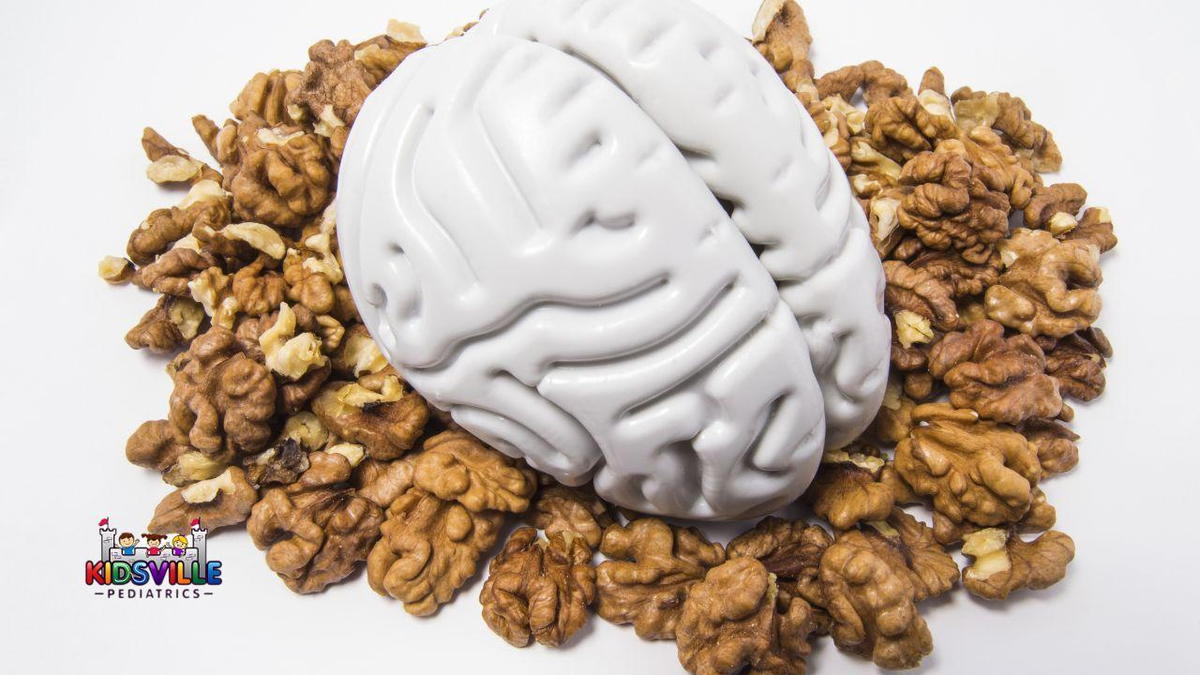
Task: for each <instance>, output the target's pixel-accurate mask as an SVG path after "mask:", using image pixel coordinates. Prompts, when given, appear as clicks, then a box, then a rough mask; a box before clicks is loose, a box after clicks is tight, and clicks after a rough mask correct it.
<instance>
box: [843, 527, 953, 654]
mask: <svg viewBox="0 0 1200 675" xmlns="http://www.w3.org/2000/svg"><path fill="white" fill-rule="evenodd" d="M872 539H873V538H872V537H871V536H870V535H868V534H866V533H864V532H862V531H859V530H850V531H849V532H845V533H843V534H842V535H841V536H839V537H838V538H837V539H836V540H835V541H834V542H833V543H832V544H831V545H830V546H829V548H828V549H827V550H826V551H825V555H824V556H822V557H821V571H820V579H821V585H822V587H823V588H824V592H825V597H826V599H827V605H826V610H827V611H828V612H829V615H830V617H831V618H832V620H833V627H832V629H831V631H830V634H831V635H832V636H833V640H834V642H835V643H836V644H837V646H838V648H839V649H841V650H843V651H847V652H850V653H853V654H859V655H861V656H865V657H867V658H870V659H871V660H872V661H874V662H875V665H877V666H879V667H881V668H888V669H901V668H914V667H916V666H917V665H918V664H919V663H920V662H921V659H922V658H924V657H925V656H926V655H927V654H929V653H930V652H931V651H933V637H932V636H931V635H930V633H929V627H928V626H927V625H926V624H925V620H924V619H923V618H921V615H920V614H918V613H917V608H916V604H915V602H916V591H915V589H914V588H913V584H912V581H911V576H910V575H909V574H907V573H905V572H904V571H901V570H897V569H896V568H895V567H894V566H893V564H894V561H892V562H889V560H888V558H885V557H884V556H882V555H880V553H879V552H878V551H877V546H879V543H880V542H875V543H874V544H873V542H872ZM875 539H881V538H879V537H876V538H875ZM883 543H884V545H886V542H883Z"/></svg>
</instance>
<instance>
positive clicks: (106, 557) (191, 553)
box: [100, 518, 208, 569]
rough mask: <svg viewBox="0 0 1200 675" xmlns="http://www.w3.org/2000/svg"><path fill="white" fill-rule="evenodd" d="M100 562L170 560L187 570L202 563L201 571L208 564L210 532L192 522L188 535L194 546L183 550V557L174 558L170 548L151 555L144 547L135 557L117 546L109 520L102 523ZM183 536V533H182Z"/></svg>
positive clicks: (134, 551)
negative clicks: (179, 563) (207, 548)
mask: <svg viewBox="0 0 1200 675" xmlns="http://www.w3.org/2000/svg"><path fill="white" fill-rule="evenodd" d="M100 523H101V524H100V560H101V561H102V562H109V561H112V562H118V561H122V562H128V563H132V562H134V561H136V560H154V561H162V560H170V561H172V562H183V563H184V564H185V565H186V567H187V569H191V566H192V563H193V562H198V563H200V569H204V566H205V565H206V564H207V562H208V555H207V553H206V551H205V549H206V546H207V542H208V530H207V529H205V528H203V527H201V526H200V521H199V520H198V519H197V520H193V521H192V529H191V531H190V532H189V533H188V534H190V535H191V539H192V545H191V546H188V547H187V548H185V549H184V550H183V555H182V556H174V555H170V554H169V553H168V551H169V549H170V547H167V548H166V549H163V552H162V553H160V554H158V555H150V554H149V553H148V552H147V550H146V548H145V547H144V546H139V547H138V548H135V549H134V550H133V555H127V554H125V553H123V552H122V551H121V547H120V546H117V541H116V540H117V530H116V529H114V528H112V527H110V526H109V524H108V519H107V518H105V519H104V520H102V521H100ZM180 534H182V533H180Z"/></svg>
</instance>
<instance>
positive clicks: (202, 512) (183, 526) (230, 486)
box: [146, 466, 258, 532]
mask: <svg viewBox="0 0 1200 675" xmlns="http://www.w3.org/2000/svg"><path fill="white" fill-rule="evenodd" d="M257 500H258V491H257V490H255V489H254V486H252V485H251V484H250V483H249V482H248V481H247V480H246V474H245V473H244V472H243V471H242V470H241V469H239V468H237V467H236V466H231V467H229V468H228V469H225V471H224V472H223V473H222V474H221V475H219V476H216V477H215V478H209V479H207V480H202V481H199V482H196V483H192V484H191V485H189V486H187V487H183V488H179V489H178V490H175V491H174V492H172V493H171V494H169V495H167V496H166V497H165V498H163V500H162V501H161V502H159V504H158V506H157V507H156V508H155V509H154V518H153V519H151V521H150V524H149V525H147V526H146V527H147V528H148V529H149V531H151V532H186V531H187V530H188V527H189V524H190V523H191V522H192V520H193V519H196V518H199V519H200V522H201V523H202V524H203V525H204V527H206V528H208V530H209V531H212V530H216V529H218V528H222V527H226V526H228V525H237V524H238V523H241V522H244V521H245V520H246V518H247V517H249V516H250V508H251V507H252V506H254V502H256V501H257Z"/></svg>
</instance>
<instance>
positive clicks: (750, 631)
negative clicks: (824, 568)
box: [676, 558, 812, 675]
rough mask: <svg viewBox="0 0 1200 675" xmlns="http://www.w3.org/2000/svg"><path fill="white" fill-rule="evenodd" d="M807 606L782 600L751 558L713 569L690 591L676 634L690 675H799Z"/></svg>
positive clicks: (808, 619)
mask: <svg viewBox="0 0 1200 675" xmlns="http://www.w3.org/2000/svg"><path fill="white" fill-rule="evenodd" d="M810 611H811V610H810V608H809V606H808V603H806V602H805V601H804V600H802V599H800V598H789V599H787V600H780V599H779V597H778V589H777V588H776V586H775V578H774V576H773V575H772V574H771V573H770V572H768V571H767V569H766V568H765V567H764V566H763V564H762V563H760V562H758V561H757V560H755V559H754V558H734V559H732V560H729V561H728V562H725V563H724V564H722V565H719V566H717V567H714V568H713V569H711V570H709V571H708V573H707V574H706V575H705V577H704V580H703V581H702V582H700V583H698V584H696V585H695V586H693V587H692V590H691V592H690V593H689V594H688V598H687V601H686V602H685V603H684V605H683V613H682V617H681V618H680V621H679V628H678V630H677V631H676V633H677V634H676V641H677V643H678V648H679V662H680V663H681V664H683V667H684V669H686V670H687V671H688V672H689V673H697V674H698V675H716V674H718V673H757V674H763V675H765V674H767V673H771V674H774V675H784V674H788V675H803V674H804V672H805V670H806V659H807V658H808V655H809V653H810V652H811V647H810V646H809V644H808V639H807V638H808V634H809V632H810V631H811V628H812V620H811V617H810Z"/></svg>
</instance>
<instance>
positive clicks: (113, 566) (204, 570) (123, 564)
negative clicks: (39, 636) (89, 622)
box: [83, 518, 221, 599]
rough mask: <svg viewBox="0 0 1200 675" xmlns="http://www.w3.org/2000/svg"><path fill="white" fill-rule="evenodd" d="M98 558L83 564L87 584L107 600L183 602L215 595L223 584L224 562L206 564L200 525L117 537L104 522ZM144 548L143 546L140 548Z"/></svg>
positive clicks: (204, 532)
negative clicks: (147, 599) (188, 528)
mask: <svg viewBox="0 0 1200 675" xmlns="http://www.w3.org/2000/svg"><path fill="white" fill-rule="evenodd" d="M99 528H100V559H99V560H95V561H92V560H88V561H86V562H85V563H84V564H83V581H84V583H85V584H86V585H87V586H88V587H89V588H92V589H95V590H94V591H93V594H94V595H100V596H104V597H108V598H128V599H139V598H162V599H184V598H199V597H201V596H202V595H212V590H211V589H212V588H213V587H214V586H219V585H220V584H221V561H220V560H209V559H208V552H207V546H208V530H206V529H204V528H203V527H201V526H200V520H199V519H196V520H193V521H192V522H191V530H190V531H189V532H178V533H167V534H160V533H157V532H145V533H143V534H141V535H137V534H134V533H133V532H123V531H122V532H118V530H117V529H116V528H114V527H109V524H108V518H103V519H101V520H100V525H99ZM139 543H140V544H142V545H139Z"/></svg>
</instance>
